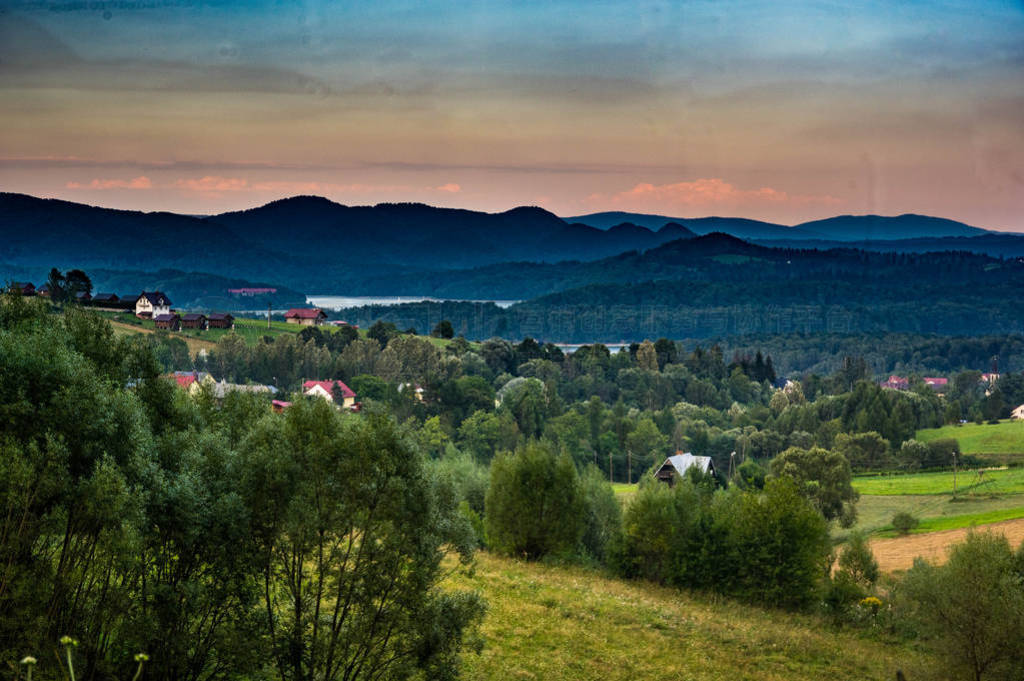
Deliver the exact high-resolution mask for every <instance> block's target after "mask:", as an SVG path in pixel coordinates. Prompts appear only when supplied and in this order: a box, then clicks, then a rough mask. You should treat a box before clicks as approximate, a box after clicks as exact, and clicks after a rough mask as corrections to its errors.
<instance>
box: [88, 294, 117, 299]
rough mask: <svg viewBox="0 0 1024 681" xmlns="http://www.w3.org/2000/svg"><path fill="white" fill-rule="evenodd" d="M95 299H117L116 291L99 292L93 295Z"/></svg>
mask: <svg viewBox="0 0 1024 681" xmlns="http://www.w3.org/2000/svg"><path fill="white" fill-rule="evenodd" d="M92 299H93V300H117V299H118V298H117V294H116V293H97V294H96V295H94V296H93V297H92Z"/></svg>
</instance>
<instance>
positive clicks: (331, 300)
mask: <svg viewBox="0 0 1024 681" xmlns="http://www.w3.org/2000/svg"><path fill="white" fill-rule="evenodd" d="M422 302H431V303H446V302H466V303H494V304H495V305H497V306H498V307H503V308H504V307H509V306H510V305H514V304H515V303H518V302H520V301H518V300H462V299H459V298H434V297H432V296H331V295H313V296H306V303H308V304H309V305H313V306H314V307H319V308H323V309H325V310H341V309H343V308H346V307H362V306H364V305H401V304H403V303H422Z"/></svg>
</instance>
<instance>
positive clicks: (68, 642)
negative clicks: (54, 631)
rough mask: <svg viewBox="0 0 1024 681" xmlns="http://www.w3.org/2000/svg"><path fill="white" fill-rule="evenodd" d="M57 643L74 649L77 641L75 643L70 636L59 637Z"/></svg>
mask: <svg viewBox="0 0 1024 681" xmlns="http://www.w3.org/2000/svg"><path fill="white" fill-rule="evenodd" d="M59 643H60V644H61V645H62V646H70V647H74V646H77V645H78V641H76V640H75V639H73V638H71V637H70V636H61V637H60V641H59Z"/></svg>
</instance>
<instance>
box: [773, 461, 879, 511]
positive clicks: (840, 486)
mask: <svg viewBox="0 0 1024 681" xmlns="http://www.w3.org/2000/svg"><path fill="white" fill-rule="evenodd" d="M771 473H772V477H774V478H781V477H788V478H791V479H792V480H793V481H794V483H795V484H796V489H798V490H800V493H801V494H802V495H803V496H804V497H806V498H807V499H808V500H810V501H811V503H813V504H814V507H815V508H817V509H818V510H819V511H821V513H822V515H823V516H824V517H825V519H826V520H833V519H838V520H839V522H840V524H841V525H842V526H843V527H850V526H852V525H853V523H854V522H855V521H856V518H857V507H856V505H855V504H856V502H857V499H858V497H859V496H860V495H858V494H857V491H856V490H855V489H853V486H852V485H851V484H850V480H851V472H850V462H849V461H847V460H846V457H845V456H843V455H842V454H840V453H839V452H836V451H831V450H827V449H821V448H820V447H814V448H812V449H798V448H796V447H790V448H789V449H787V450H786V451H784V452H782V453H781V454H779V455H778V456H777V457H775V459H774V460H772V464H771Z"/></svg>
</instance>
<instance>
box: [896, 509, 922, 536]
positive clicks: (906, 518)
mask: <svg viewBox="0 0 1024 681" xmlns="http://www.w3.org/2000/svg"><path fill="white" fill-rule="evenodd" d="M920 523H921V521H920V520H918V519H917V517H916V516H913V515H911V514H910V513H907V512H906V511H900V512H899V513H897V514H896V515H894V516H893V517H892V526H893V527H894V528H896V531H897V532H899V533H900V534H910V532H911V530H913V529H914V528H915V527H917V526H918V525H919V524H920Z"/></svg>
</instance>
